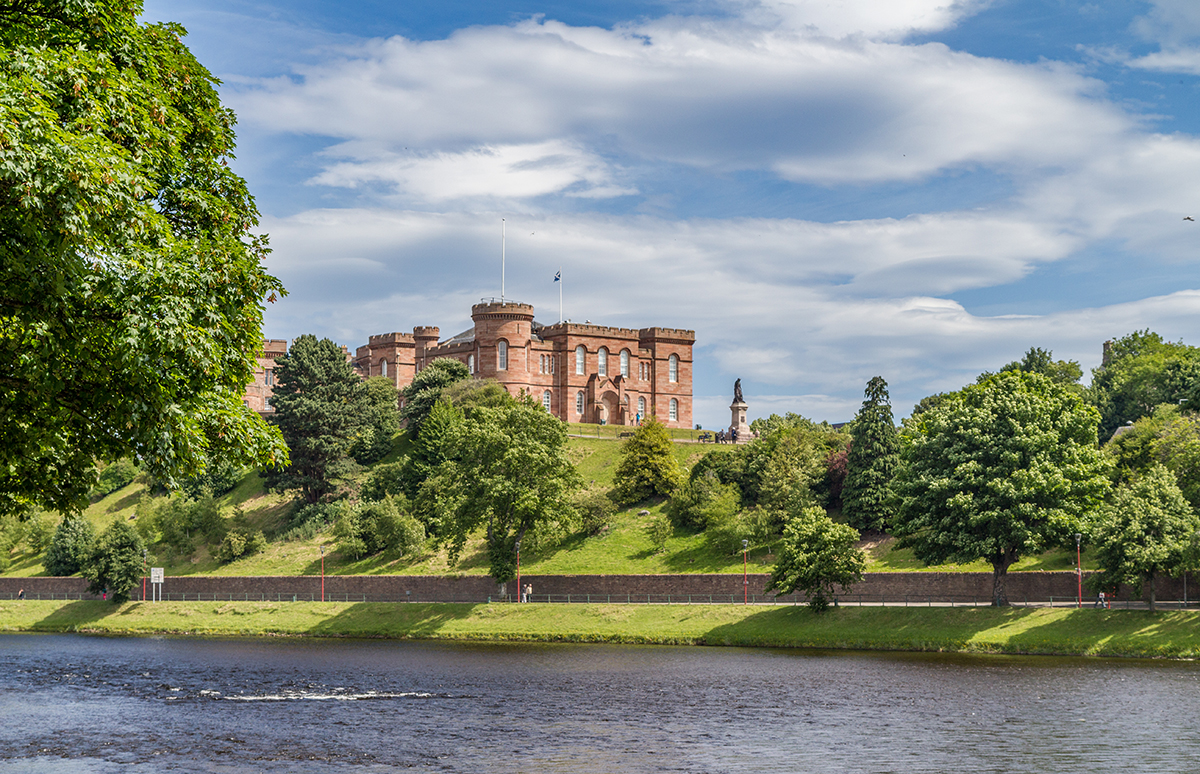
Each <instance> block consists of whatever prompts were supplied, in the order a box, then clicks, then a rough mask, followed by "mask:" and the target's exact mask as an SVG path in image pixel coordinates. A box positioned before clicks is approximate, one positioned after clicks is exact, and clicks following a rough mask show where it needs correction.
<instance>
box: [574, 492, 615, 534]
mask: <svg viewBox="0 0 1200 774" xmlns="http://www.w3.org/2000/svg"><path fill="white" fill-rule="evenodd" d="M574 501H575V502H574V505H575V510H576V511H578V512H579V524H580V527H581V528H582V529H583V531H584V533H585V534H587V535H599V534H600V533H601V532H604V531H605V530H607V529H608V528H609V527H611V526H612V519H613V516H614V515H615V514H616V512H617V505H616V503H614V502H613V501H612V498H611V497H609V496H608V493H607V492H605V491H603V490H602V489H598V488H590V489H584V490H581V491H580V492H578V493H577V494H576V495H575V497H574Z"/></svg>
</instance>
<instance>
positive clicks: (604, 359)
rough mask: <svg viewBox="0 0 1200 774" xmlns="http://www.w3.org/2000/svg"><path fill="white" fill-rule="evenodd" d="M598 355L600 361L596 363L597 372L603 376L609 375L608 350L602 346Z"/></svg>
mask: <svg viewBox="0 0 1200 774" xmlns="http://www.w3.org/2000/svg"><path fill="white" fill-rule="evenodd" d="M596 355H597V358H598V361H599V362H598V363H597V365H596V373H598V374H600V375H601V376H608V350H607V349H605V348H604V347H601V348H600V351H599V352H597V353H596Z"/></svg>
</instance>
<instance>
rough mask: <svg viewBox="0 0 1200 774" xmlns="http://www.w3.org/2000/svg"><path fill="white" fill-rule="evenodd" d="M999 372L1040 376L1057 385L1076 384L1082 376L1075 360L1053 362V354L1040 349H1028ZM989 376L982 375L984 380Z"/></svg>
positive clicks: (1081, 370)
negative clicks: (1018, 358) (1021, 372)
mask: <svg viewBox="0 0 1200 774" xmlns="http://www.w3.org/2000/svg"><path fill="white" fill-rule="evenodd" d="M1000 370H1001V371H1024V372H1025V373H1027V374H1041V375H1042V376H1045V377H1047V378H1049V379H1050V380H1052V381H1055V382H1058V383H1059V384H1069V385H1073V384H1078V382H1079V379H1080V377H1081V376H1083V369H1082V368H1080V367H1079V362H1078V361H1076V360H1055V359H1054V353H1053V352H1052V351H1050V350H1048V349H1042V348H1041V347H1030V348H1029V349H1028V350H1027V351H1026V352H1025V356H1024V357H1022V358H1021V359H1020V360H1014V361H1013V362H1011V363H1009V364H1008V365H1006V366H1004V367H1003V368H1001V369H1000ZM988 376H991V374H984V375H983V377H982V378H984V379H986V378H987V377H988Z"/></svg>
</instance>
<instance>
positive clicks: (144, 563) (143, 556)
mask: <svg viewBox="0 0 1200 774" xmlns="http://www.w3.org/2000/svg"><path fill="white" fill-rule="evenodd" d="M142 601H143V602H145V601H146V549H144V548H143V549H142Z"/></svg>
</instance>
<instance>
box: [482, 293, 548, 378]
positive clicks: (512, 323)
mask: <svg viewBox="0 0 1200 774" xmlns="http://www.w3.org/2000/svg"><path fill="white" fill-rule="evenodd" d="M471 320H472V322H474V323H475V345H476V347H477V351H478V352H479V364H478V366H477V375H478V376H479V377H481V378H484V379H487V378H492V379H497V380H498V381H500V382H502V383H504V384H507V385H510V389H511V387H516V388H518V389H519V388H521V387H525V386H526V384H527V383H528V381H529V378H528V376H529V345H530V342H531V341H532V339H533V307H532V306H530V305H529V304H520V303H517V302H515V301H504V302H501V301H485V302H483V303H479V304H475V306H473V307H471ZM512 391H513V392H515V391H516V390H512Z"/></svg>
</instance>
